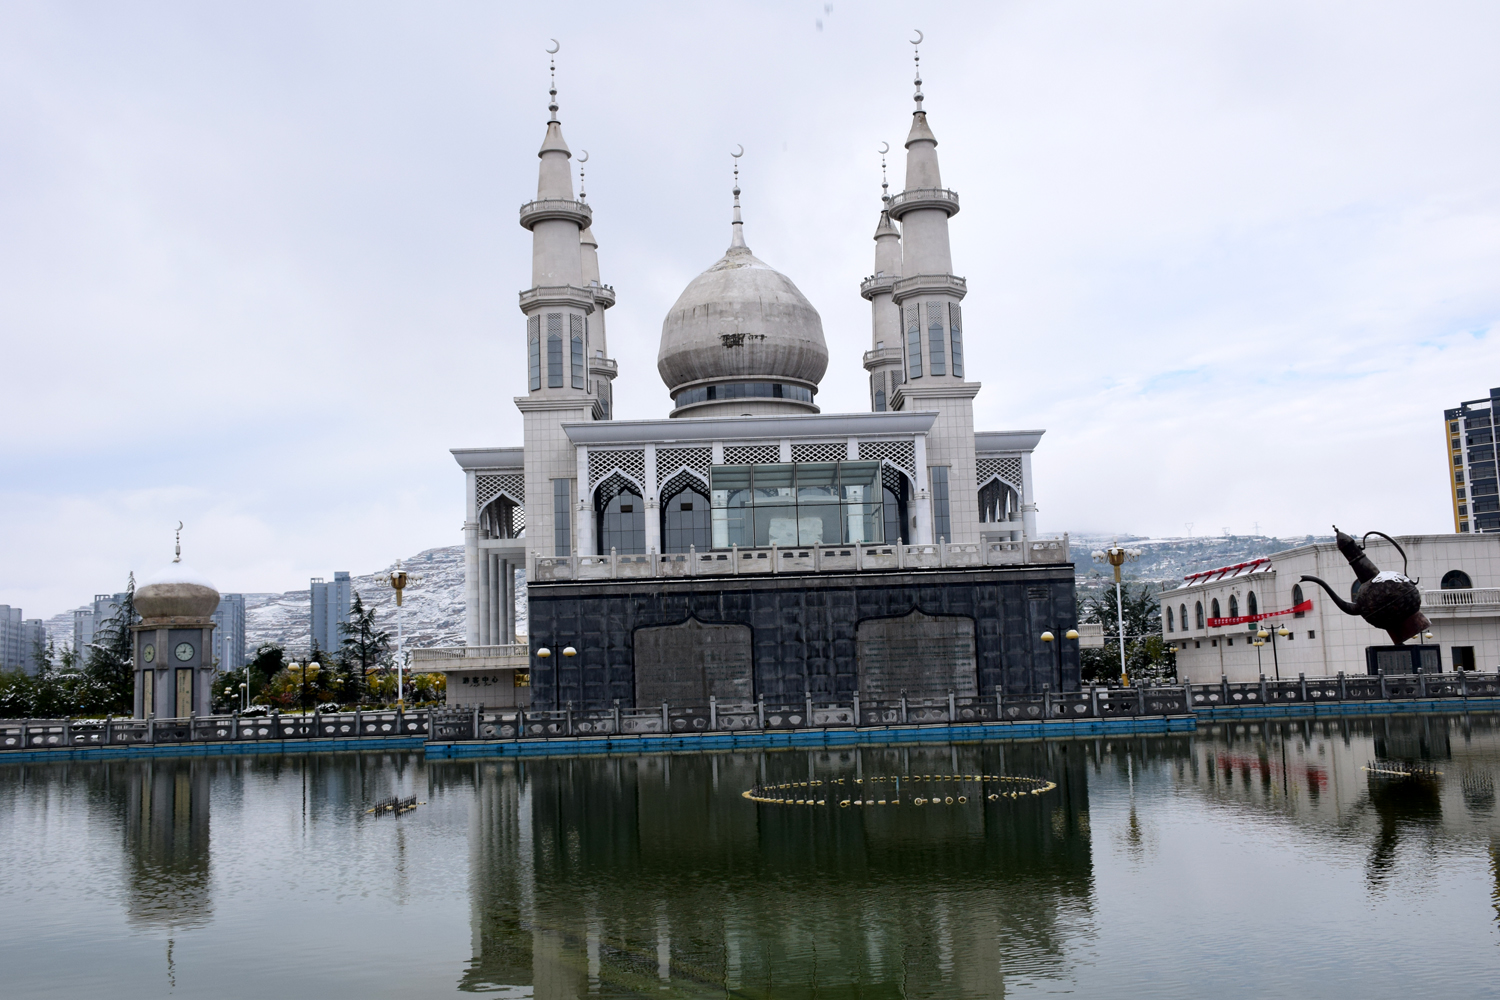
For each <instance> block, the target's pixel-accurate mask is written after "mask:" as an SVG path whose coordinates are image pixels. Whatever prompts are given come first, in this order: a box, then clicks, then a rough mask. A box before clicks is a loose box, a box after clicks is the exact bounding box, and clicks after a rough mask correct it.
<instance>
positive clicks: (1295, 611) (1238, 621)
mask: <svg viewBox="0 0 1500 1000" xmlns="http://www.w3.org/2000/svg"><path fill="white" fill-rule="evenodd" d="M1311 610H1312V601H1310V600H1308V601H1303V602H1302V603H1301V604H1299V605H1297V606H1296V607H1294V608H1287V609H1286V610H1285V611H1267V612H1266V613H1265V614H1263V615H1240V616H1239V617H1238V618H1210V619H1209V620H1208V627H1209V628H1223V627H1224V626H1225V625H1247V624H1249V623H1250V622H1258V621H1261V620H1262V619H1265V618H1275V617H1276V616H1277V615H1300V614H1306V613H1307V612H1309V611H1311Z"/></svg>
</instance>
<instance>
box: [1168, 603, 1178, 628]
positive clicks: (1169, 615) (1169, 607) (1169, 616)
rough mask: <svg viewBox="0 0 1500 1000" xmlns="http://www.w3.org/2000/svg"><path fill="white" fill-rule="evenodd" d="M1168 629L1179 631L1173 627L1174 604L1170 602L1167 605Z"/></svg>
mask: <svg viewBox="0 0 1500 1000" xmlns="http://www.w3.org/2000/svg"><path fill="white" fill-rule="evenodd" d="M1167 631H1168V632H1175V631H1177V630H1176V629H1174V628H1173V627H1172V606H1171V605H1170V604H1168V605H1167Z"/></svg>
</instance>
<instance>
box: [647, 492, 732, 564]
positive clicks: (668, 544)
mask: <svg viewBox="0 0 1500 1000" xmlns="http://www.w3.org/2000/svg"><path fill="white" fill-rule="evenodd" d="M725 513H726V514H727V513H728V512H727V511H726V512H725ZM663 528H664V530H663V532H662V551H664V552H686V551H688V549H689V548H697V549H699V550H703V549H707V548H709V546H710V544H711V542H712V538H711V536H710V528H709V507H708V498H707V497H704V496H703V495H702V494H700V493H698V492H697V491H695V490H690V491H688V492H686V493H679V494H677V496H675V497H673V498H672V499H671V500H669V501H667V509H666V515H665V518H664V525H663Z"/></svg>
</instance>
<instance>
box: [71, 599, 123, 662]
mask: <svg viewBox="0 0 1500 1000" xmlns="http://www.w3.org/2000/svg"><path fill="white" fill-rule="evenodd" d="M124 603H125V595H124V594H123V593H121V594H95V595H94V600H93V603H91V604H85V605H84V606H83V607H81V608H79V609H77V610H76V611H74V612H73V652H74V653H75V654H77V656H78V657H79V659H80V662H83V663H86V662H88V655H89V643H91V642H93V641H94V634H95V633H96V632H98V631H99V629H101V628H103V627H104V623H105V622H107V621H109V620H110V619H111V618H113V617H115V615H116V614H118V613H119V611H120V605H122V604H124Z"/></svg>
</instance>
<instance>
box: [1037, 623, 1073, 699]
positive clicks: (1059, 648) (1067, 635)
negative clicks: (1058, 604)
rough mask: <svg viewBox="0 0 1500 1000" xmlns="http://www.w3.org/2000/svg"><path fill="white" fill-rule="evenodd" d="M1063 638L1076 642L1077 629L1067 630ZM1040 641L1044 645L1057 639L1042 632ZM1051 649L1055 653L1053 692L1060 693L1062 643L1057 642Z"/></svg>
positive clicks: (1050, 634)
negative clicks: (1054, 684) (1055, 674)
mask: <svg viewBox="0 0 1500 1000" xmlns="http://www.w3.org/2000/svg"><path fill="white" fill-rule="evenodd" d="M1063 638H1064V639H1072V640H1073V641H1074V642H1077V641H1078V630H1077V629H1071V628H1070V629H1068V630H1067V631H1066V632H1064V633H1063ZM1041 639H1042V641H1043V642H1045V643H1052V642H1056V641H1057V637H1056V636H1054V635H1053V634H1052V633H1051V632H1043V633H1042V636H1041ZM1052 648H1053V650H1054V651H1056V653H1057V676H1056V681H1057V684H1056V687H1055V688H1054V689H1053V690H1056V691H1061V690H1062V643H1060V642H1058V643H1057V645H1056V646H1053V647H1052Z"/></svg>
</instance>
